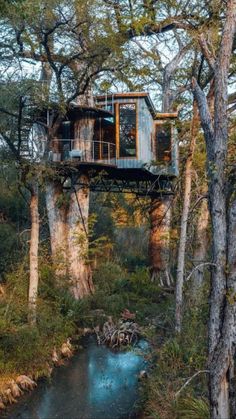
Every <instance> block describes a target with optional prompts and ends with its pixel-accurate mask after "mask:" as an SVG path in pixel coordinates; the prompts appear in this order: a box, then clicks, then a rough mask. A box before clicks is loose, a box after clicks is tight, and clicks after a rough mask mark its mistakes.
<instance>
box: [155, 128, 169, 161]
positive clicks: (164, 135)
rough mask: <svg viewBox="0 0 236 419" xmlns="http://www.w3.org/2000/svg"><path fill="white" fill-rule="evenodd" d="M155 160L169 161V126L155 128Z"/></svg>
mask: <svg viewBox="0 0 236 419" xmlns="http://www.w3.org/2000/svg"><path fill="white" fill-rule="evenodd" d="M156 159H157V161H159V162H164V163H165V162H166V163H169V162H170V161H171V124H170V123H165V124H160V125H157V126H156Z"/></svg>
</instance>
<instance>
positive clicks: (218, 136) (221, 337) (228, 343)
mask: <svg viewBox="0 0 236 419" xmlns="http://www.w3.org/2000/svg"><path fill="white" fill-rule="evenodd" d="M226 9H227V13H226V20H225V25H224V30H223V34H222V39H221V45H220V48H219V52H218V56H217V59H216V61H215V66H214V73H215V111H214V126H213V124H212V120H211V116H210V112H209V108H208V106H207V102H206V97H205V94H204V93H203V92H202V90H201V89H200V87H199V86H198V85H197V82H196V81H194V82H193V91H194V95H195V98H196V100H197V102H198V107H199V113H200V117H201V122H202V127H203V130H204V135H205V140H206V145H207V163H208V179H209V204H210V205H209V208H210V215H211V223H212V249H213V262H214V269H212V275H211V296H210V320H209V333H208V335H209V361H208V362H209V370H210V380H209V389H210V407H211V418H212V419H222V418H227V419H228V418H229V417H230V408H229V406H230V400H229V396H230V394H229V389H230V385H229V379H230V368H231V366H232V365H233V359H234V352H235V337H236V331H235V316H236V299H235V295H236V268H235V258H236V250H235V244H234V243H235V232H236V227H235V226H236V222H235V221H236V204H235V202H234V203H233V204H232V207H231V210H230V216H229V219H227V214H226V157H227V145H228V117H227V108H228V89H227V88H228V73H229V67H230V58H231V54H232V46H233V39H234V34H235V30H236V0H228V2H227V3H226Z"/></svg>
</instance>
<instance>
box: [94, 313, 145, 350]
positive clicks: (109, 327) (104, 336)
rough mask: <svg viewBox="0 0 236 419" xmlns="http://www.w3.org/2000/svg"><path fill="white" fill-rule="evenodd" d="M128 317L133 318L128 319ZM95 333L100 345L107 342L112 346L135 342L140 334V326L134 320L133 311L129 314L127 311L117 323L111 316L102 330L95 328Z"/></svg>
mask: <svg viewBox="0 0 236 419" xmlns="http://www.w3.org/2000/svg"><path fill="white" fill-rule="evenodd" d="M127 317H131V318H129V319H127ZM95 333H96V335H97V342H98V344H99V345H104V344H105V345H107V346H110V347H111V348H116V347H120V346H124V345H130V344H132V343H135V342H137V341H138V339H139V336H140V331H139V327H138V325H137V323H135V321H134V315H132V314H131V313H129V315H127V311H126V316H123V318H122V319H121V320H119V322H118V323H117V324H115V323H114V322H113V320H112V317H109V318H108V321H107V322H105V323H104V325H103V328H102V332H100V331H99V330H98V328H95Z"/></svg>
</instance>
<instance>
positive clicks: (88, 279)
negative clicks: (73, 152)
mask: <svg viewBox="0 0 236 419" xmlns="http://www.w3.org/2000/svg"><path fill="white" fill-rule="evenodd" d="M79 180H80V182H81V183H83V184H86V183H88V178H87V177H86V176H85V175H81V176H80V179H79ZM88 216H89V189H88V187H86V186H84V187H78V186H75V188H74V191H73V192H72V193H71V197H70V207H69V210H68V214H67V229H68V233H67V234H68V237H67V243H68V265H69V275H70V279H71V290H72V293H73V295H74V297H75V298H76V299H79V298H83V297H84V296H86V295H89V294H91V293H93V291H94V287H93V282H92V272H91V267H90V265H89V260H88V245H89V243H88Z"/></svg>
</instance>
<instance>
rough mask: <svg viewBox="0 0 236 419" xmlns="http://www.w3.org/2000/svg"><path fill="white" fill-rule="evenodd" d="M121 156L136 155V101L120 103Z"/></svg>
mask: <svg viewBox="0 0 236 419" xmlns="http://www.w3.org/2000/svg"><path fill="white" fill-rule="evenodd" d="M119 122H120V157H135V156H136V132H137V129H136V106H135V103H129V104H128V103H127V104H120V106H119Z"/></svg>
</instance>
